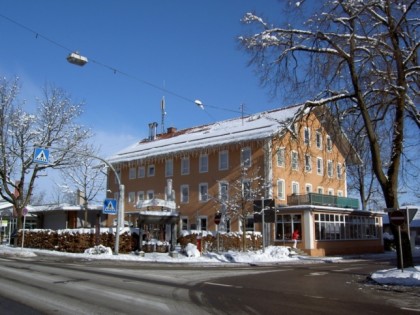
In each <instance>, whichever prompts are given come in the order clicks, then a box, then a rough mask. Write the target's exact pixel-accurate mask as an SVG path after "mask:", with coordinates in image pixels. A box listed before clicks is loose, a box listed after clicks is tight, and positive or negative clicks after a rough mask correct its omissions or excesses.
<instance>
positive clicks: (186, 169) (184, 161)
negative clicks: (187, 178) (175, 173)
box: [181, 156, 190, 175]
mask: <svg viewBox="0 0 420 315" xmlns="http://www.w3.org/2000/svg"><path fill="white" fill-rule="evenodd" d="M189 174H190V158H189V157H188V156H184V157H183V158H181V175H189Z"/></svg>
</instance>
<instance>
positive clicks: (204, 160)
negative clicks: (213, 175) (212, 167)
mask: <svg viewBox="0 0 420 315" xmlns="http://www.w3.org/2000/svg"><path fill="white" fill-rule="evenodd" d="M199 168H200V170H199V171H200V173H206V172H208V171H209V156H208V155H207V154H201V155H200V161H199Z"/></svg>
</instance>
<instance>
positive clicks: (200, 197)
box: [198, 183, 208, 201]
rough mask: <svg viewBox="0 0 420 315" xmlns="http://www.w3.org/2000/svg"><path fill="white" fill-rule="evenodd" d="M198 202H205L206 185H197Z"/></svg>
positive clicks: (206, 194) (206, 195)
mask: <svg viewBox="0 0 420 315" xmlns="http://www.w3.org/2000/svg"><path fill="white" fill-rule="evenodd" d="M198 192H199V193H198V200H199V201H207V198H208V184H207V183H201V184H200V185H198Z"/></svg>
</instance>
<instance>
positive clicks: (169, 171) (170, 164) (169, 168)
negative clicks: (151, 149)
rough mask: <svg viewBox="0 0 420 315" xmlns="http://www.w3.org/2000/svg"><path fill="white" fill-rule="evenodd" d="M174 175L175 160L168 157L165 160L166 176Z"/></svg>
mask: <svg viewBox="0 0 420 315" xmlns="http://www.w3.org/2000/svg"><path fill="white" fill-rule="evenodd" d="M172 176H174V160H173V159H166V160H165V177H172Z"/></svg>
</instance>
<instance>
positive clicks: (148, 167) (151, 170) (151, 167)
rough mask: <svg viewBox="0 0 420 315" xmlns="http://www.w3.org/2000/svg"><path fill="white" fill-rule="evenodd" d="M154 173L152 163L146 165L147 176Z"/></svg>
mask: <svg viewBox="0 0 420 315" xmlns="http://www.w3.org/2000/svg"><path fill="white" fill-rule="evenodd" d="M155 174H156V168H155V165H154V164H150V165H148V166H147V177H153V176H155Z"/></svg>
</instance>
